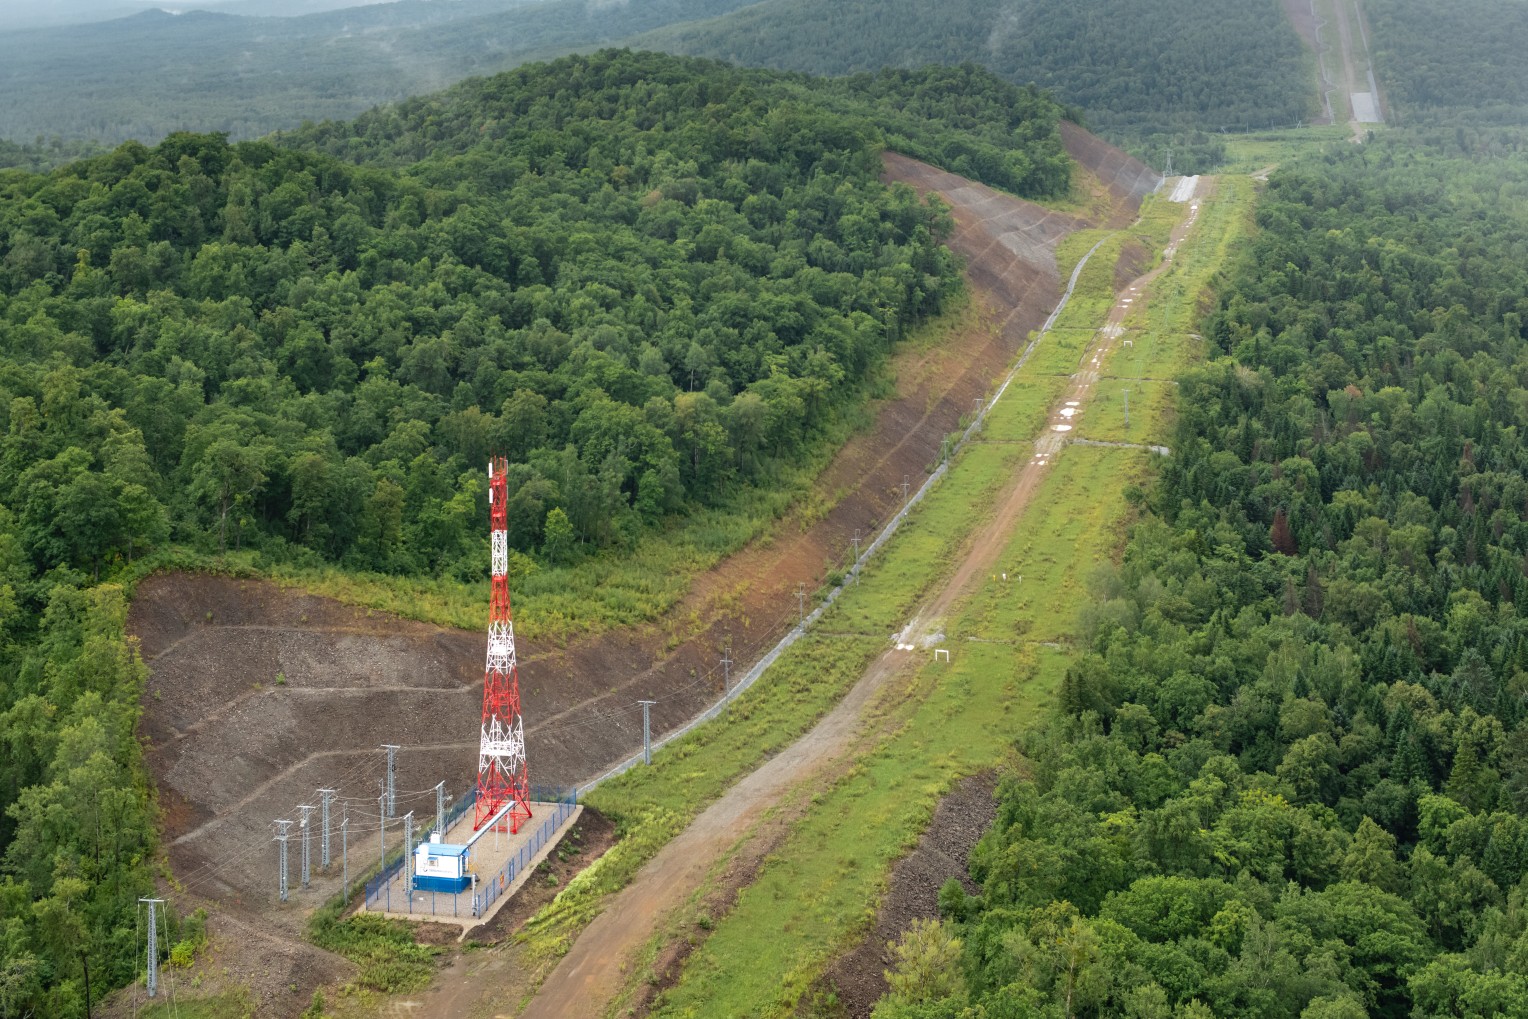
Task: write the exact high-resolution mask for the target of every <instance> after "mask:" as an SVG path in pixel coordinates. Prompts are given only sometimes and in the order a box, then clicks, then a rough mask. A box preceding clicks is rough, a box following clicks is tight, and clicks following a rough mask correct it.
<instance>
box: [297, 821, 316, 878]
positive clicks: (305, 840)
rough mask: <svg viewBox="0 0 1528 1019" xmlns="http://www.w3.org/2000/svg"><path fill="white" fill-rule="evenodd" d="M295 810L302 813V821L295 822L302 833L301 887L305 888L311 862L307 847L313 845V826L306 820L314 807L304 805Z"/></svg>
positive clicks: (309, 851)
mask: <svg viewBox="0 0 1528 1019" xmlns="http://www.w3.org/2000/svg"><path fill="white" fill-rule="evenodd" d="M297 809H298V810H300V811H302V820H301V821H298V822H297V827H298V828H299V829H300V830H301V831H302V886H303V887H304V888H306V887H308V873H309V861H310V860H312V854H311V850H310V849H309V847H310V846H311V845H312V844H313V826H312V825H311V824H309V823H308V818H309V817H310V816H311V815H312V813H313V810H314V807H313V806H312V805H311V804H307V803H304V804H303V805H302V806H300V807H298V808H297Z"/></svg>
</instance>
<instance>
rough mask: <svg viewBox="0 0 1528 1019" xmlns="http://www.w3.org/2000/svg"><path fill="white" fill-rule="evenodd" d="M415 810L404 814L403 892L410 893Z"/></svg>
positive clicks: (412, 873) (412, 871) (412, 869)
mask: <svg viewBox="0 0 1528 1019" xmlns="http://www.w3.org/2000/svg"><path fill="white" fill-rule="evenodd" d="M413 855H414V812H413V811H412V810H411V811H409V812H408V813H407V814H404V815H403V892H404V894H405V895H407V894H408V890H409V885H410V884H411V882H410V881H409V878H411V877H413V876H414V861H413Z"/></svg>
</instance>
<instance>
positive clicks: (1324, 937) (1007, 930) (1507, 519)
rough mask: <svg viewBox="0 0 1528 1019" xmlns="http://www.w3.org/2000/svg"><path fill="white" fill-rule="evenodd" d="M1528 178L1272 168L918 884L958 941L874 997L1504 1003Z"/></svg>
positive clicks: (1521, 528) (1521, 531)
mask: <svg viewBox="0 0 1528 1019" xmlns="http://www.w3.org/2000/svg"><path fill="white" fill-rule="evenodd" d="M1525 185H1528V168H1525V167H1524V165H1523V163H1522V161H1521V160H1518V159H1511V160H1507V159H1477V160H1473V161H1466V160H1464V159H1460V158H1457V157H1455V158H1447V157H1445V156H1442V155H1440V154H1439V153H1438V152H1437V151H1436V150H1433V149H1431V148H1429V147H1428V146H1426V145H1425V144H1419V141H1418V139H1417V138H1416V137H1408V136H1404V135H1391V136H1389V137H1386V138H1382V139H1381V140H1379V141H1378V142H1376V143H1373V144H1368V145H1364V146H1363V147H1357V146H1347V145H1344V146H1342V147H1341V148H1334V149H1332V150H1331V151H1330V152H1328V153H1327V154H1325V155H1323V156H1321V157H1309V158H1305V159H1302V160H1300V161H1299V162H1298V163H1297V165H1294V166H1291V167H1289V168H1287V169H1284V170H1282V171H1280V172H1279V173H1277V174H1275V175H1274V176H1273V177H1272V179H1271V180H1270V182H1269V186H1268V191H1267V193H1266V195H1265V196H1264V198H1263V199H1262V200H1261V201H1260V203H1259V208H1258V213H1257V221H1258V225H1259V233H1258V235H1257V238H1256V240H1255V242H1254V243H1253V244H1252V245H1250V246H1249V250H1248V251H1247V252H1246V256H1245V259H1244V261H1243V263H1242V264H1241V265H1239V266H1238V267H1236V269H1235V271H1234V272H1232V273H1230V274H1228V276H1227V277H1226V278H1225V279H1224V280H1223V281H1222V283H1221V285H1220V288H1219V289H1220V293H1219V297H1218V304H1217V306H1216V308H1215V309H1214V311H1213V313H1212V314H1210V315H1209V316H1208V319H1207V322H1206V323H1205V329H1204V333H1205V335H1206V337H1207V338H1208V339H1209V340H1210V342H1211V343H1212V344H1213V360H1212V362H1211V363H1209V364H1208V365H1206V366H1204V367H1203V368H1201V369H1198V370H1196V371H1194V372H1192V373H1190V374H1188V375H1187V376H1186V377H1184V378H1182V380H1181V382H1182V385H1181V389H1180V393H1181V398H1180V400H1179V403H1178V407H1179V413H1180V425H1179V428H1178V434H1177V435H1176V437H1175V439H1174V441H1173V443H1172V457H1171V458H1170V459H1169V460H1168V461H1166V464H1165V466H1164V468H1163V471H1162V475H1161V478H1160V481H1159V483H1158V484H1157V485H1156V486H1155V487H1154V490H1153V492H1152V494H1151V496H1150V497H1149V500H1148V509H1149V512H1148V513H1147V514H1146V516H1145V518H1144V519H1143V520H1141V521H1140V522H1138V523H1137V524H1136V526H1135V528H1134V533H1133V535H1132V538H1131V540H1130V543H1129V545H1128V547H1127V548H1126V551H1125V555H1124V561H1123V563H1122V565H1121V566H1120V567H1119V568H1118V570H1117V572H1114V573H1112V574H1109V575H1106V576H1101V577H1099V578H1097V580H1096V590H1097V593H1098V600H1097V602H1096V604H1095V605H1094V606H1093V607H1092V609H1091V610H1090V613H1089V615H1088V617H1087V619H1088V624H1089V629H1090V630H1091V632H1092V637H1091V641H1090V647H1089V649H1088V653H1087V654H1086V655H1085V656H1083V657H1082V658H1081V660H1080V661H1079V662H1077V663H1076V665H1074V666H1073V668H1072V669H1071V670H1070V672H1069V673H1068V675H1067V676H1066V679H1065V681H1064V684H1063V687H1062V691H1061V694H1060V698H1059V700H1060V709H1061V710H1060V712H1059V717H1056V718H1053V719H1051V720H1050V721H1049V722H1048V723H1047V724H1045V725H1043V726H1041V727H1039V728H1038V729H1037V731H1035V732H1033V733H1031V734H1029V735H1028V736H1027V737H1025V738H1024V740H1023V747H1024V749H1025V751H1026V753H1027V756H1028V758H1029V760H1030V762H1031V771H1030V773H1029V775H1028V777H1026V778H1025V779H1023V780H1013V781H1010V782H1009V783H1008V784H1007V786H1006V787H1005V788H1004V789H1003V790H1002V793H1001V801H1002V803H1001V807H1000V810H999V814H998V818H997V822H996V824H995V825H994V827H993V828H992V830H991V831H989V833H988V834H987V835H986V836H985V838H984V839H983V840H982V842H981V844H980V845H979V846H978V847H977V850H976V852H975V853H974V854H973V857H972V863H973V869H972V873H973V876H974V877H975V878H976V879H977V880H978V881H979V882H980V883H981V885H982V888H981V894H980V895H978V896H969V895H967V894H966V893H965V892H964V890H963V889H962V888H961V887H960V885H959V884H958V883H957V882H953V881H952V882H951V883H950V884H949V885H948V886H947V887H946V889H945V891H944V893H943V894H942V896H941V903H942V905H943V907H944V909H945V911H946V913H947V915H948V916H949V917H950V918H951V920H952V922H951V924H950V925H949V926H948V927H946V928H942V929H940V930H939V931H938V932H936V933H937V934H939V935H940V936H942V937H943V938H944V939H945V940H944V942H943V949H944V951H943V952H942V953H941V952H934V953H931V957H933V956H938V957H941V958H950V957H952V956H954V957H963V962H964V965H963V966H960V967H952V969H954V970H956V972H955V973H953V974H950V975H946V976H944V977H943V978H942V979H941V981H940V982H939V983H938V984H937V986H938V987H940V988H941V990H940V992H938V997H940V999H941V1000H938V1001H928V1000H920V999H919V998H918V996H917V995H900V996H898V995H894V996H892V997H891V998H888V999H887V1000H886V1001H884V1002H883V1003H882V1005H881V1007H879V1008H878V1009H877V1010H876V1017H877V1019H911V1017H915V1016H916V1017H927V1016H954V1015H973V1014H974V1015H1008V1016H1033V1017H1040V1016H1060V1015H1073V1016H1086V1017H1093V1016H1119V1015H1123V1016H1163V1017H1166V1016H1180V1017H1185V1019H1209V1017H1211V1016H1259V1017H1289V1019H1295V1017H1300V1019H1361V1017H1384V1019H1403V1017H1411V1019H1433V1017H1439V1019H1441V1017H1468V1019H1486V1017H1496V1016H1506V1017H1523V1016H1528V908H1525V905H1528V903H1525V895H1528V820H1525V817H1528V619H1525V614H1524V607H1525V605H1528V481H1525V477H1528V447H1525V445H1524V442H1523V435H1524V433H1525V431H1528V400H1525V399H1524V393H1525V388H1528V369H1525V361H1524V357H1523V352H1524V343H1525V334H1524V328H1523V326H1524V321H1525V320H1528V296H1525V295H1528V269H1525V263H1524V259H1523V257H1522V252H1523V238H1524V236H1528V207H1525V206H1524V205H1523V203H1522V202H1521V201H1518V202H1512V201H1501V202H1498V201H1496V200H1495V199H1496V196H1498V195H1501V196H1504V197H1505V196H1509V195H1512V194H1522V193H1523V189H1524V187H1525ZM902 986H904V987H909V986H916V985H915V984H913V983H911V982H908V981H904V982H903V984H902ZM924 997H928V996H924ZM968 1005H969V1006H974V1011H971V1012H964V1011H961V1010H962V1009H963V1008H966V1007H967V1006H968Z"/></svg>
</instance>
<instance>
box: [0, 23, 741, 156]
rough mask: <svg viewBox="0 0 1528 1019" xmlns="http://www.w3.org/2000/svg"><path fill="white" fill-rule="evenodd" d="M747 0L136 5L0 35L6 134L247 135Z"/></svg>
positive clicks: (346, 112) (348, 113)
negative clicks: (288, 9) (231, 8)
mask: <svg viewBox="0 0 1528 1019" xmlns="http://www.w3.org/2000/svg"><path fill="white" fill-rule="evenodd" d="M747 2H748V0H650V2H646V3H627V4H616V5H611V4H602V3H594V2H589V0H549V2H535V0H429V2H426V0H401V2H398V3H390V4H373V5H369V6H365V7H350V8H343V9H337V10H329V11H323V12H320V13H316V14H309V15H304V16H302V17H291V18H277V17H261V18H250V17H246V16H243V15H242V14H237V15H236V14H228V13H221V12H214V11H195V12H189V13H187V14H183V15H179V16H170V15H168V14H165V13H163V12H157V11H156V12H142V13H140V14H138V15H136V16H134V17H129V18H124V19H121V20H117V21H112V22H102V23H92V24H87V25H74V26H69V27H60V28H39V29H29V30H25V31H18V32H12V33H5V34H0V138H11V139H15V140H18V141H30V140H32V139H33V138H36V137H38V136H45V137H51V136H63V137H65V138H85V139H91V140H96V141H102V142H107V143H114V142H118V141H123V140H126V139H129V138H132V139H137V140H140V141H149V142H152V141H156V140H158V139H159V138H162V137H163V136H164V135H166V134H168V133H170V132H172V131H178V130H196V131H221V132H224V133H227V134H229V135H230V136H232V137H234V138H252V137H258V136H260V135H263V134H267V133H269V132H270V131H273V130H276V129H279V128H290V127H296V126H297V125H298V124H300V123H302V122H303V121H305V120H329V119H347V118H350V117H353V116H355V115H356V114H358V113H360V112H362V111H363V110H366V109H368V108H370V107H372V106H375V105H377V104H379V103H386V102H392V101H396V100H399V99H403V98H405V97H407V96H411V95H417V94H420V93H423V92H431V91H436V90H439V89H441V88H444V87H446V86H447V85H450V84H453V83H455V82H457V81H459V80H461V79H462V78H464V77H467V76H470V75H474V74H488V73H494V72H497V71H500V70H503V69H505V68H507V67H511V66H514V65H516V64H520V63H524V62H526V61H529V60H534V59H540V58H543V57H550V56H557V55H561V54H564V53H568V52H571V51H580V50H592V49H597V48H599V47H600V46H602V45H607V44H609V43H612V42H616V41H618V40H620V39H624V38H627V37H629V36H632V35H634V34H637V33H640V32H644V31H648V30H650V29H653V28H657V27H660V26H662V25H666V24H670V23H672V22H675V21H687V20H695V19H699V18H706V17H712V16H715V15H719V14H725V13H727V12H729V11H732V10H735V9H737V8H739V7H742V6H745V5H746V3H747Z"/></svg>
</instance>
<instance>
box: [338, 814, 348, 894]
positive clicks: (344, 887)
mask: <svg viewBox="0 0 1528 1019" xmlns="http://www.w3.org/2000/svg"><path fill="white" fill-rule="evenodd" d="M340 875H341V876H340V888H341V896H342V897H343V898H344V899H345V901H347V902H348V901H350V818H349V817H348V816H347V817H346V818H345V819H344V820H343V821H341V822H340Z"/></svg>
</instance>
